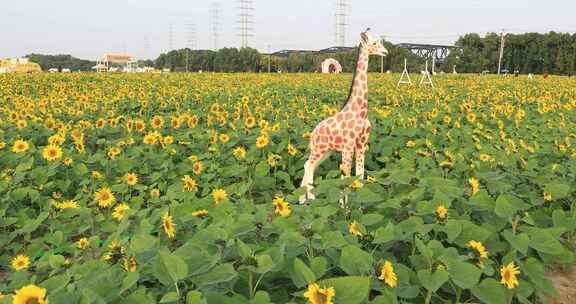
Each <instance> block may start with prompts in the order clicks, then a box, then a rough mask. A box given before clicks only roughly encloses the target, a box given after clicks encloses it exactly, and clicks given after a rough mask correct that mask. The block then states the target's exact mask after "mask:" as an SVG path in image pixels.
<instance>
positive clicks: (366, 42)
mask: <svg viewBox="0 0 576 304" xmlns="http://www.w3.org/2000/svg"><path fill="white" fill-rule="evenodd" d="M360 45H361V46H362V47H363V48H366V49H367V50H368V54H369V55H379V56H386V55H387V54H388V50H387V49H386V48H385V47H384V46H383V45H382V41H381V40H378V39H376V38H374V36H372V34H371V33H370V29H369V28H368V29H366V31H364V32H363V33H362V34H360Z"/></svg>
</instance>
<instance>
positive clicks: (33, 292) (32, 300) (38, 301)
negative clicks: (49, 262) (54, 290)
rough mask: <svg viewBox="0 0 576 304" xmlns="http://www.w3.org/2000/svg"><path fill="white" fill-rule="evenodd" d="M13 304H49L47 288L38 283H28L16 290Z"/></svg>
mask: <svg viewBox="0 0 576 304" xmlns="http://www.w3.org/2000/svg"><path fill="white" fill-rule="evenodd" d="M12 304H48V299H46V289H44V288H41V287H38V286H36V285H32V284H30V285H26V286H24V287H22V288H20V289H19V290H17V291H16V294H15V295H14V298H13V299H12Z"/></svg>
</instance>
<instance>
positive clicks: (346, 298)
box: [318, 276, 370, 304]
mask: <svg viewBox="0 0 576 304" xmlns="http://www.w3.org/2000/svg"><path fill="white" fill-rule="evenodd" d="M318 285H320V286H321V287H334V291H335V292H336V295H335V296H334V301H333V302H334V303H346V304H360V303H365V302H366V301H367V300H368V292H369V291H370V278H369V277H360V276H349V277H338V278H332V279H327V280H322V281H320V282H318Z"/></svg>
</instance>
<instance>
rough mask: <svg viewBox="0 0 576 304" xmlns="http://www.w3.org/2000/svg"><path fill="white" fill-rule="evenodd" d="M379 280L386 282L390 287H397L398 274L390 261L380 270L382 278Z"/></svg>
mask: <svg viewBox="0 0 576 304" xmlns="http://www.w3.org/2000/svg"><path fill="white" fill-rule="evenodd" d="M378 279H379V280H381V281H384V283H386V284H387V285H388V286H390V287H396V285H397V283H398V278H397V277H396V273H395V272H394V266H392V263H391V262H390V261H385V262H384V265H382V269H381V270H380V276H379V277H378Z"/></svg>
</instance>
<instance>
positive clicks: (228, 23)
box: [0, 0, 576, 60]
mask: <svg viewBox="0 0 576 304" xmlns="http://www.w3.org/2000/svg"><path fill="white" fill-rule="evenodd" d="M1 2H2V6H1V9H0V58H4V57H19V56H24V55H26V54H29V53H42V54H71V55H73V56H76V57H79V58H84V59H92V60H95V59H96V58H98V57H99V56H101V55H102V54H104V53H106V52H112V53H128V54H131V55H133V56H135V57H136V58H152V59H153V58H156V57H157V56H158V55H159V54H160V53H162V52H166V51H167V50H168V48H169V45H170V43H169V40H170V39H169V37H170V34H169V32H170V27H172V32H173V34H172V37H173V38H172V40H173V43H172V44H173V46H174V48H183V47H185V46H187V41H188V40H189V36H190V34H189V33H190V31H189V30H188V28H189V27H190V24H194V25H195V28H196V39H195V40H196V45H197V48H198V49H212V48H213V47H214V43H213V40H212V39H211V31H210V21H209V19H210V17H209V11H210V8H211V6H212V3H213V2H218V3H219V8H220V9H219V12H220V18H219V23H220V26H219V33H220V36H219V39H218V47H239V46H240V43H241V40H240V37H239V36H238V34H239V30H238V20H239V17H238V14H239V9H238V6H239V5H238V0H219V1H211V0H162V1H159V0H98V1H90V0H50V1H48V0H2V1H1ZM253 2H254V4H253V7H254V11H253V15H254V17H253V21H254V24H253V27H254V30H253V31H252V34H253V35H254V36H253V37H250V38H249V43H248V44H249V46H251V47H254V48H257V49H258V50H259V51H261V52H267V51H268V49H270V50H271V51H273V52H274V51H277V50H282V49H310V50H318V49H322V48H326V47H330V46H333V45H335V26H334V24H335V17H334V15H335V13H336V0H254V1H253ZM347 2H348V7H347V9H346V11H347V18H346V23H347V24H348V25H347V26H346V31H345V34H346V36H345V37H346V39H345V41H346V43H345V44H346V45H348V46H352V45H356V44H357V43H358V39H359V34H360V32H361V31H363V30H364V29H366V28H367V27H370V28H371V29H372V32H373V34H375V35H377V36H384V37H385V38H386V39H387V40H389V41H391V42H394V43H399V42H412V43H434V44H453V43H454V41H455V40H456V39H457V38H458V36H459V35H462V34H464V33H469V32H476V33H479V34H481V35H484V34H486V33H487V32H499V31H500V30H502V29H504V30H505V31H506V32H510V33H522V32H548V31H550V30H555V31H560V32H575V31H576V18H574V12H575V11H576V0H547V1H542V0H435V1H433V0H400V1H398V0H396V1H389V0H348V1H347Z"/></svg>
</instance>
